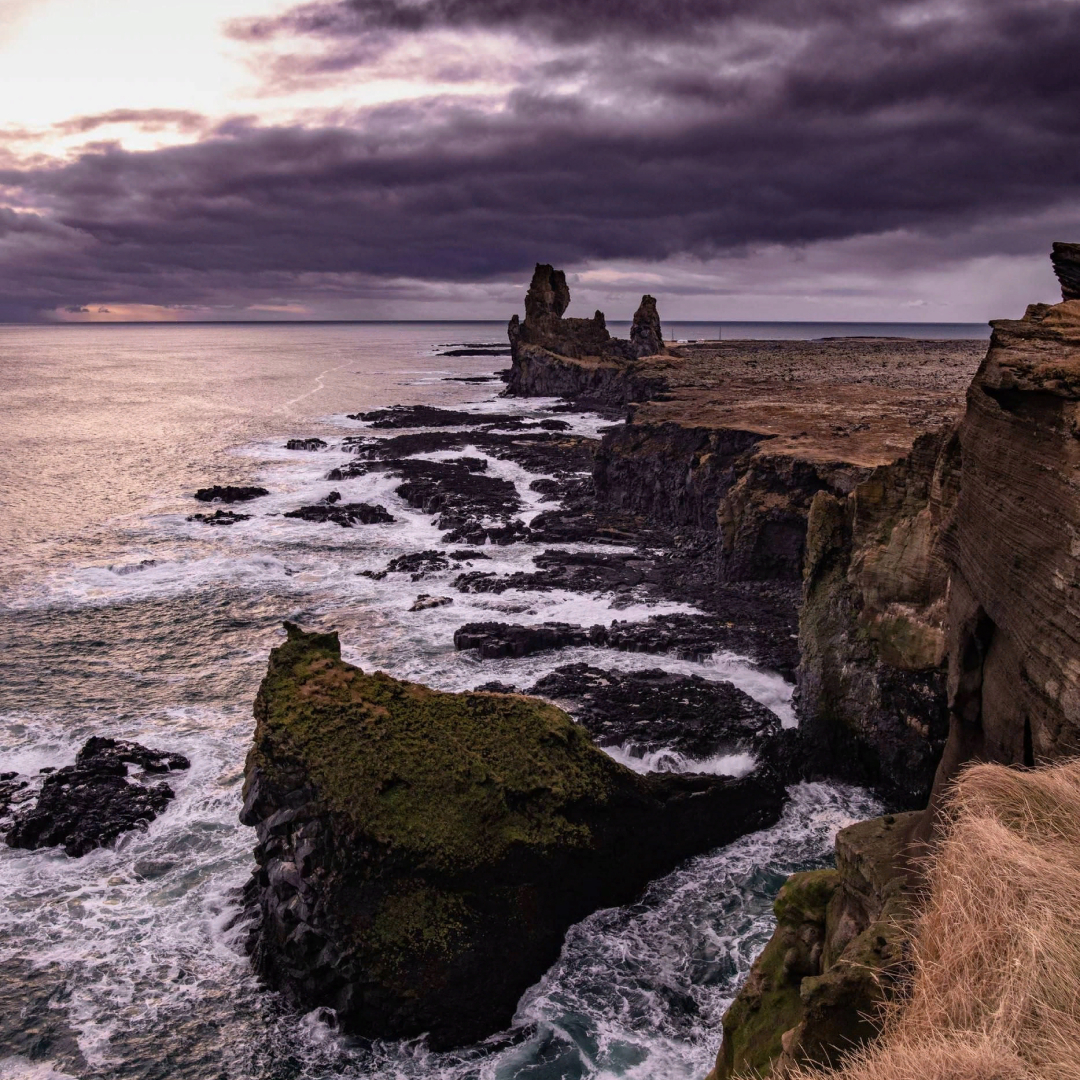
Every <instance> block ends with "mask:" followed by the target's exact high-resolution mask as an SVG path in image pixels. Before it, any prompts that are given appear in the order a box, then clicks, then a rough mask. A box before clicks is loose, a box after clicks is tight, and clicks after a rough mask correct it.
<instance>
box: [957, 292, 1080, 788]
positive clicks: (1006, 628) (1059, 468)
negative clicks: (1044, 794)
mask: <svg viewBox="0 0 1080 1080" xmlns="http://www.w3.org/2000/svg"><path fill="white" fill-rule="evenodd" d="M1062 284H1063V291H1064V292H1065V294H1066V295H1068V294H1069V290H1070V285H1069V279H1063V283H1062ZM993 327H994V333H993V337H992V339H991V342H990V349H989V352H988V353H987V355H986V359H985V360H984V361H983V364H982V366H981V367H980V368H979V371H978V373H977V374H976V376H975V378H974V380H973V381H972V384H971V387H970V389H969V391H968V395H967V411H966V413H965V415H964V420H963V423H962V424H961V425H960V436H959V438H960V447H961V453H962V457H963V465H962V468H961V471H960V488H959V497H958V500H957V506H956V513H955V514H954V516H953V519H952V523H951V525H950V527H949V528H948V529H947V530H946V532H945V536H944V543H945V549H946V552H947V556H948V560H949V565H950V571H951V584H950V590H949V605H948V612H947V615H946V648H947V651H948V655H949V679H948V695H949V711H950V716H951V726H950V730H949V739H948V744H947V746H946V749H945V753H944V756H943V758H942V762H941V767H940V769H939V771H938V777H937V783H936V793H937V795H938V796H939V797H940V794H941V793H942V791H943V790H944V787H945V785H946V784H947V783H948V782H949V780H950V779H951V778H952V777H953V775H954V774H955V772H956V770H957V768H958V767H959V766H960V765H962V764H963V763H964V762H965V761H969V760H972V759H976V760H980V761H994V762H1001V763H1003V764H1024V765H1032V764H1037V763H1042V762H1048V761H1054V760H1057V759H1059V758H1061V757H1062V756H1064V755H1067V754H1073V753H1076V752H1077V750H1078V749H1080V539H1078V538H1080V498H1078V494H1080V485H1078V482H1077V476H1078V471H1077V469H1078V466H1080V300H1068V301H1065V302H1063V303H1061V304H1057V305H1055V306H1052V307H1048V306H1046V305H1033V306H1032V307H1029V308H1028V310H1027V313H1026V315H1025V316H1024V318H1023V319H1020V320H1016V321H999V322H995V323H994V324H993Z"/></svg>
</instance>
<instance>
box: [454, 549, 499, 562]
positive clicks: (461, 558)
mask: <svg viewBox="0 0 1080 1080" xmlns="http://www.w3.org/2000/svg"><path fill="white" fill-rule="evenodd" d="M447 555H449V556H450V558H451V559H454V560H455V561H457V562H472V561H473V560H474V559H490V558H491V556H490V555H485V554H484V552H482V551H473V550H471V549H468V548H466V549H465V550H463V551H448V552H447Z"/></svg>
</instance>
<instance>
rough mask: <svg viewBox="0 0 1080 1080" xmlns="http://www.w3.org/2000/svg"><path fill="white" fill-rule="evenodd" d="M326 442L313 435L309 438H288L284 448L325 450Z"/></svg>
mask: <svg viewBox="0 0 1080 1080" xmlns="http://www.w3.org/2000/svg"><path fill="white" fill-rule="evenodd" d="M326 446H327V444H326V442H325V441H324V440H322V439H316V438H314V437H312V438H310V439H290V440H289V441H288V442H287V443H286V444H285V449H286V450H325V449H326Z"/></svg>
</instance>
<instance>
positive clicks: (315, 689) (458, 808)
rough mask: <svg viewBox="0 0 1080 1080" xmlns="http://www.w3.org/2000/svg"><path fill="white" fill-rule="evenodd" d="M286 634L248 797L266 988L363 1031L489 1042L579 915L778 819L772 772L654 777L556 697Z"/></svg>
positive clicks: (276, 653)
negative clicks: (389, 663)
mask: <svg viewBox="0 0 1080 1080" xmlns="http://www.w3.org/2000/svg"><path fill="white" fill-rule="evenodd" d="M287 631H288V640H287V641H286V643H285V644H283V645H281V646H279V647H278V648H276V649H274V650H273V652H272V653H271V659H270V665H269V669H268V671H267V675H266V678H265V679H264V681H263V684H262V686H261V688H260V690H259V695H258V698H257V699H256V705H255V715H256V720H257V726H256V732H255V744H254V746H253V748H252V751H251V753H250V754H249V756H248V763H247V778H246V782H245V787H244V795H245V802H244V810H243V814H242V820H243V821H244V822H245V823H247V824H250V825H254V826H255V827H256V830H257V835H258V847H257V848H256V861H257V862H258V865H259V868H258V870H257V872H256V876H255V879H254V893H255V895H256V897H257V904H258V908H259V913H260V918H259V922H258V926H257V929H256V931H255V932H254V935H253V940H252V946H253V949H254V958H255V964H256V966H257V968H258V970H259V971H260V972H261V973H262V974H263V976H264V977H265V978H267V979H268V981H270V982H271V983H273V984H274V985H276V986H278V987H280V988H282V989H283V990H284V991H285V992H286V993H287V995H288V996H289V997H290V998H291V999H293V1000H295V1001H296V1002H298V1003H299V1004H300V1005H301V1006H302V1007H305V1008H311V1007H315V1006H320V1005H321V1006H331V1007H333V1008H335V1009H336V1010H337V1014H338V1018H339V1021H340V1023H341V1024H342V1026H343V1027H344V1029H345V1030H347V1031H351V1032H357V1033H360V1034H363V1035H369V1036H382V1037H402V1036H415V1035H419V1034H420V1033H422V1032H427V1033H428V1038H429V1042H430V1045H432V1046H433V1047H447V1046H453V1045H460V1044H464V1043H469V1042H472V1041H475V1040H477V1039H481V1038H484V1037H486V1036H488V1035H490V1034H491V1033H492V1032H494V1031H496V1030H498V1029H499V1028H501V1027H503V1026H504V1025H506V1024H507V1023H508V1022H509V1020H510V1018H511V1016H512V1014H513V1011H514V1008H515V1006H516V1004H517V1001H518V998H519V997H520V995H521V993H522V992H523V991H524V990H525V988H526V987H527V986H529V985H530V984H531V983H532V982H534V981H535V980H536V979H537V978H538V977H539V976H540V975H541V974H542V973H543V971H544V970H545V969H546V968H547V967H548V966H549V965H550V964H551V963H552V961H554V959H555V958H556V956H557V955H558V952H559V948H560V946H561V943H562V939H563V935H564V933H565V931H566V929H567V927H568V926H569V925H570V924H571V923H573V922H575V921H577V920H578V919H580V918H582V917H583V916H584V915H585V914H587V913H589V912H591V911H594V910H596V909H597V908H600V907H604V906H608V905H612V904H620V903H625V902H627V901H629V900H631V899H632V898H633V897H634V896H635V895H636V894H637V893H638V892H639V891H640V890H641V888H642V887H643V886H644V885H645V884H646V883H647V881H648V880H649V879H650V878H652V877H655V876H656V875H657V874H660V873H662V872H664V871H665V870H667V869H670V868H671V867H672V866H674V865H675V864H676V863H677V862H678V861H680V860H681V859H683V858H685V857H687V856H689V855H690V854H692V853H694V852H697V851H701V850H704V849H707V848H708V847H711V846H714V845H716V844H719V843H723V842H725V841H727V840H730V839H732V838H734V837H735V836H738V835H740V834H742V833H744V832H746V831H748V830H751V829H755V828H760V827H762V826H764V825H766V824H768V823H770V822H772V821H774V820H775V819H776V818H777V816H778V814H779V808H780V805H781V802H782V800H783V791H782V788H781V786H780V784H779V783H778V782H777V781H776V780H775V779H773V778H772V777H771V776H770V775H769V774H768V773H767V772H764V773H761V774H755V775H753V776H750V777H746V778H744V779H741V780H731V779H723V778H718V777H706V776H685V775H673V774H652V775H649V776H640V775H638V774H636V773H633V772H631V771H630V770H629V769H625V768H623V767H622V766H620V765H618V764H617V763H616V762H614V761H613V760H612V759H611V758H609V757H608V756H607V755H605V754H604V753H603V752H602V751H600V750H599V749H598V748H597V747H596V746H595V745H594V744H593V743H592V742H591V741H590V740H589V737H588V735H587V734H586V733H585V731H584V729H583V728H581V727H580V726H578V725H576V724H574V723H573V721H571V720H570V718H569V717H567V716H566V714H565V713H562V712H561V711H559V710H558V709H556V708H555V707H554V706H552V705H548V704H545V703H543V702H539V701H535V700H531V699H528V698H523V697H519V696H508V695H499V694H485V693H471V694H445V693H438V692H436V691H432V690H429V689H427V688H426V687H422V686H418V685H415V684H411V683H403V682H399V681H397V680H395V679H392V678H390V677H389V676H386V675H384V674H382V673H376V674H374V675H367V674H364V673H363V672H361V671H360V670H359V669H357V668H355V667H351V666H350V665H348V664H344V663H343V662H342V661H341V658H340V650H339V646H338V640H337V636H336V635H335V634H313V633H304V632H303V631H301V630H300V629H299V628H298V627H296V626H292V625H287Z"/></svg>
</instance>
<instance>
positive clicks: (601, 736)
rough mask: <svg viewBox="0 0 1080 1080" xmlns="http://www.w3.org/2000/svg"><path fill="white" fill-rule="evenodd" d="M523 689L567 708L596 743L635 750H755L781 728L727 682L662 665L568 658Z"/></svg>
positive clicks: (697, 753) (697, 754)
mask: <svg viewBox="0 0 1080 1080" xmlns="http://www.w3.org/2000/svg"><path fill="white" fill-rule="evenodd" d="M527 693H529V694H535V695H538V696H540V697H545V698H548V699H549V700H550V701H553V702H554V703H555V704H556V705H558V706H559V707H560V708H563V709H566V710H567V712H569V713H570V715H571V716H573V717H574V719H575V720H577V721H578V723H580V724H583V725H584V726H585V728H586V730H587V731H588V732H589V734H590V735H591V736H592V737H593V738H594V739H595V740H596V741H597V742H598V743H599V744H600V746H617V745H621V746H632V747H633V748H634V751H635V752H638V753H640V754H644V753H648V752H650V751H654V750H659V749H662V748H664V749H666V748H670V749H672V750H674V751H676V752H678V753H679V754H683V755H685V756H687V757H690V758H695V759H699V760H700V759H703V758H709V757H714V756H716V755H718V754H724V753H735V752H744V751H749V752H753V751H754V750H755V749H758V748H759V747H761V746H762V745H763V744H764V743H765V742H766V741H767V740H769V739H774V738H775V737H776V735H777V733H778V732H779V730H780V720H779V718H778V717H777V716H776V714H775V713H773V712H772V711H771V710H769V709H767V708H766V707H765V706H764V705H760V704H759V703H758V702H756V701H755V700H754V699H753V698H752V697H750V696H749V695H748V694H745V693H743V691H742V690H739V689H738V687H736V686H733V685H732V684H731V683H729V682H713V681H712V680H709V679H703V678H701V677H700V676H699V675H676V674H673V673H672V672H669V671H664V670H663V669H662V668H650V669H649V670H647V671H607V670H603V669H601V668H597V667H591V666H590V665H588V664H567V665H565V666H564V667H560V668H557V669H556V670H555V671H553V672H552V673H551V674H550V675H546V676H544V678H542V679H541V680H540V681H539V682H538V683H536V684H535V685H534V686H532V687H531V688H530V689H529V690H528V691H527Z"/></svg>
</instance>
